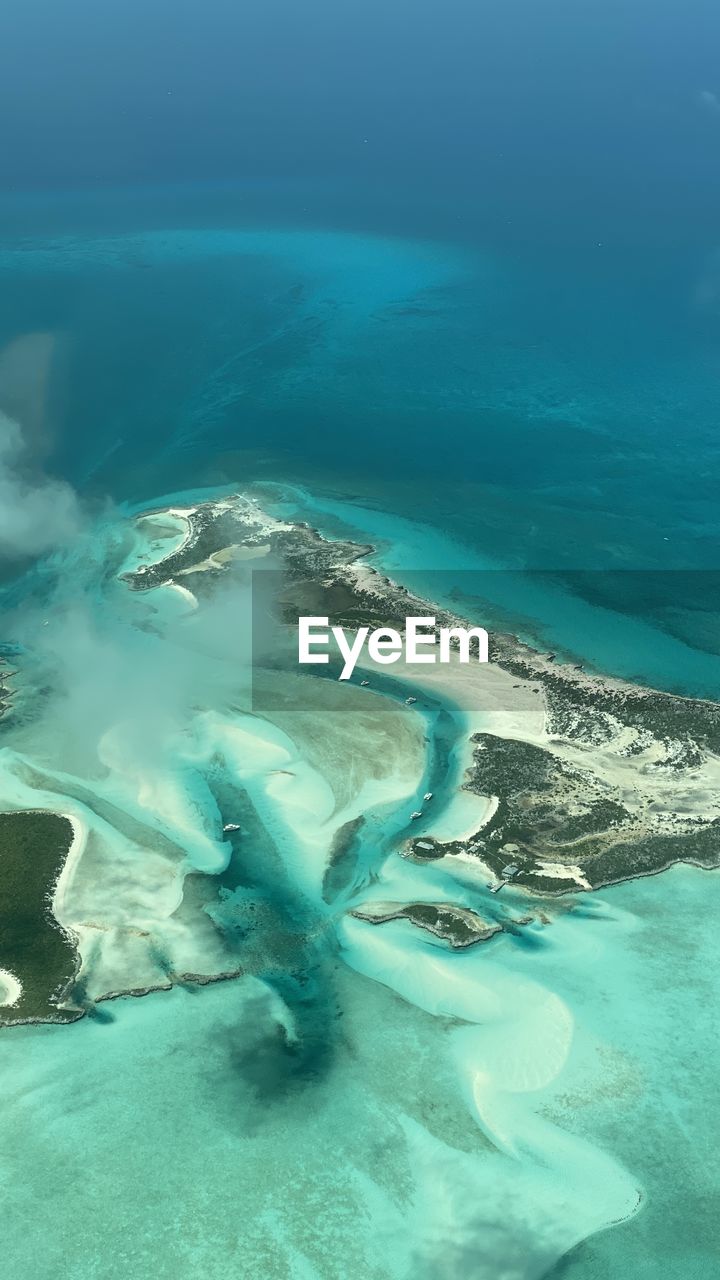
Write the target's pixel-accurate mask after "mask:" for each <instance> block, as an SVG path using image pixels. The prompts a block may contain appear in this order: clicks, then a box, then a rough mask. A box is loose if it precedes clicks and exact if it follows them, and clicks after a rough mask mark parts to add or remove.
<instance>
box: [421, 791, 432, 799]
mask: <svg viewBox="0 0 720 1280" xmlns="http://www.w3.org/2000/svg"><path fill="white" fill-rule="evenodd" d="M432 798H433V793H432V791H426V792H425V795H424V796H423V800H432Z"/></svg>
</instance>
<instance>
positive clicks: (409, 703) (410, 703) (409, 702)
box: [405, 698, 417, 707]
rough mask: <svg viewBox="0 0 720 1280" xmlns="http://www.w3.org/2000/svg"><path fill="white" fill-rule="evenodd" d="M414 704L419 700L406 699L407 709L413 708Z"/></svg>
mask: <svg viewBox="0 0 720 1280" xmlns="http://www.w3.org/2000/svg"><path fill="white" fill-rule="evenodd" d="M413 702H417V698H406V699H405V706H406V707H409V706H411V705H412V703H413Z"/></svg>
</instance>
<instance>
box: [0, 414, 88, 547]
mask: <svg viewBox="0 0 720 1280" xmlns="http://www.w3.org/2000/svg"><path fill="white" fill-rule="evenodd" d="M80 523H81V521H80V508H79V504H78V500H77V497H76V495H75V493H74V492H73V490H72V489H71V487H70V485H68V484H66V483H65V482H64V481H63V480H57V479H54V478H53V477H51V476H48V475H45V474H43V473H42V471H38V470H37V469H36V468H35V467H34V466H33V463H32V459H31V457H30V454H29V450H28V449H27V447H26V443H25V439H24V437H23V432H22V428H21V427H20V424H19V423H18V422H16V421H15V420H14V419H13V418H9V417H7V415H6V414H4V413H2V412H0V559H5V560H17V559H22V558H23V557H29V556H36V555H40V554H41V553H43V552H46V551H50V550H52V549H54V548H55V547H56V546H58V545H59V544H61V543H64V542H66V541H67V540H68V539H69V538H71V537H73V535H74V534H75V533H77V531H78V529H79V527H80Z"/></svg>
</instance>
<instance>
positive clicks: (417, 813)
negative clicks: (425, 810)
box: [410, 809, 422, 818]
mask: <svg viewBox="0 0 720 1280" xmlns="http://www.w3.org/2000/svg"><path fill="white" fill-rule="evenodd" d="M410 817H411V818H422V809H416V810H415V812H414V813H411V814H410Z"/></svg>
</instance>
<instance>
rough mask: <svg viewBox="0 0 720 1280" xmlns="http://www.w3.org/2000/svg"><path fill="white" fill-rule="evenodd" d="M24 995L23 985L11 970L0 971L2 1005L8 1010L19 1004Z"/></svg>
mask: <svg viewBox="0 0 720 1280" xmlns="http://www.w3.org/2000/svg"><path fill="white" fill-rule="evenodd" d="M21 995H22V984H21V983H20V982H19V981H18V979H17V978H16V977H15V974H14V973H11V972H10V970H9V969H0V1005H1V1006H2V1007H3V1008H5V1009H7V1008H12V1006H13V1005H14V1004H17V1002H18V1000H19V999H20V997H21Z"/></svg>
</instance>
